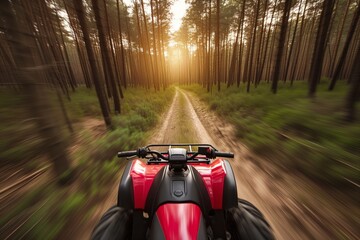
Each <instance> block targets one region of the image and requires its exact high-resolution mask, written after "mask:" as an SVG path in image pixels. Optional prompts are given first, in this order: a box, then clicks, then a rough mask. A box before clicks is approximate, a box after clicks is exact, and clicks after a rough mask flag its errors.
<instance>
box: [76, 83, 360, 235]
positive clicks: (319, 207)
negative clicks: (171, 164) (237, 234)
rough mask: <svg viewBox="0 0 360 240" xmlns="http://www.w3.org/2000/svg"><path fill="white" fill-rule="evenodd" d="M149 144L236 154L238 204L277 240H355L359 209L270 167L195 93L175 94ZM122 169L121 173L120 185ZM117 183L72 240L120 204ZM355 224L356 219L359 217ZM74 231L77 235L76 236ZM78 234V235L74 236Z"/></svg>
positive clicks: (344, 197) (335, 193) (351, 202)
mask: <svg viewBox="0 0 360 240" xmlns="http://www.w3.org/2000/svg"><path fill="white" fill-rule="evenodd" d="M161 118H162V119H163V120H162V121H160V123H159V125H158V126H157V127H156V128H155V129H154V131H153V134H152V136H151V137H150V138H149V139H147V140H146V141H145V142H146V143H186V142H191V143H210V144H213V145H214V146H215V147H216V148H217V149H220V150H221V151H231V152H234V153H235V158H234V159H232V160H230V163H231V165H232V167H233V169H234V173H235V176H236V181H237V190H238V195H239V197H240V198H243V199H246V200H248V201H250V202H252V203H253V204H255V205H256V206H257V207H258V208H259V209H260V210H261V211H262V212H263V213H264V215H265V218H266V219H267V220H268V222H269V223H270V225H271V226H272V228H273V230H274V233H275V236H276V238H277V239H357V237H358V236H359V228H358V221H352V220H350V219H354V218H353V217H352V218H349V215H350V214H355V215H356V214H357V211H355V212H353V211H354V209H355V210H356V209H358V208H357V207H356V206H357V205H356V203H355V202H354V200H353V199H351V198H350V197H349V196H347V195H344V194H342V193H341V192H340V191H336V190H329V191H328V190H324V188H322V187H321V186H318V185H317V184H315V183H314V182H312V181H310V180H308V179H307V178H306V177H304V176H301V175H296V174H294V173H292V172H289V171H287V170H286V169H280V168H279V167H277V166H275V165H274V164H271V159H270V161H269V159H266V160H265V159H263V157H259V156H257V155H256V154H254V153H253V152H251V151H250V150H249V149H248V148H247V147H246V146H244V145H243V144H242V143H241V142H239V141H238V140H237V139H236V137H235V131H234V127H233V126H232V125H231V124H229V123H227V122H225V121H224V120H223V119H221V118H219V116H217V115H216V114H215V113H214V112H212V111H210V110H209V109H208V107H207V105H205V104H204V103H203V102H201V101H200V100H199V99H198V98H197V97H196V96H195V95H194V94H193V93H189V92H187V91H184V90H181V89H177V90H176V93H175V97H174V99H173V101H172V104H171V106H170V108H169V110H168V111H167V112H166V113H165V114H164V115H163V116H162V117H161ZM122 171H123V169H122V170H120V172H119V175H118V176H119V179H120V175H121V173H122ZM117 186H118V181H117V182H115V183H114V184H113V185H112V186H109V192H108V195H107V196H108V197H106V198H105V199H104V201H103V202H102V203H101V204H99V206H98V208H96V211H94V212H93V215H92V217H90V218H89V221H88V222H87V224H85V225H84V227H85V228H84V227H83V226H73V228H74V229H72V230H73V231H71V232H73V234H72V235H71V236H74V239H89V237H90V234H91V231H92V229H93V228H94V226H95V224H96V222H97V221H98V220H99V219H100V217H101V215H102V214H103V213H104V212H105V211H106V210H107V209H108V208H109V207H111V206H112V205H114V204H116V197H117ZM355 219H356V217H355ZM75 229H76V230H75ZM74 230H75V231H74Z"/></svg>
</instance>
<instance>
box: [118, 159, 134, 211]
mask: <svg viewBox="0 0 360 240" xmlns="http://www.w3.org/2000/svg"><path fill="white" fill-rule="evenodd" d="M132 163H133V162H132V161H131V162H128V163H127V164H126V167H125V169H124V173H123V175H122V177H121V180H120V184H119V191H118V200H117V205H118V206H119V207H122V208H125V209H133V208H134V192H133V184H132V179H131V175H130V169H131V165H132Z"/></svg>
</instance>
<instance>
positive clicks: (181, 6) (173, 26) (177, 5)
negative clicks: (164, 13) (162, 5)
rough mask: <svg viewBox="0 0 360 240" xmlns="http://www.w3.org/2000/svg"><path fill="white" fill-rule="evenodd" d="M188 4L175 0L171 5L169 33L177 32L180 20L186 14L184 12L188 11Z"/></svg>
mask: <svg viewBox="0 0 360 240" xmlns="http://www.w3.org/2000/svg"><path fill="white" fill-rule="evenodd" d="M188 7H189V4H188V3H186V2H185V0H175V1H174V3H173V5H172V6H171V10H170V11H171V13H172V19H171V23H170V32H171V33H174V32H176V31H177V30H179V28H180V26H181V23H182V18H183V17H184V16H185V14H186V10H187V9H188Z"/></svg>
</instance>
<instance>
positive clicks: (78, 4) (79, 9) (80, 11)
mask: <svg viewBox="0 0 360 240" xmlns="http://www.w3.org/2000/svg"><path fill="white" fill-rule="evenodd" d="M73 3H74V7H75V10H76V14H77V16H78V19H79V24H80V26H81V29H82V32H83V38H84V41H85V47H86V51H87V54H88V58H89V64H90V68H91V73H92V79H93V82H94V86H95V90H96V94H97V97H98V99H99V103H100V108H101V112H102V115H103V117H104V121H105V124H106V126H107V127H108V128H112V124H111V117H110V113H109V109H108V106H107V102H106V98H105V94H104V90H103V87H102V85H101V83H100V77H99V71H98V68H97V65H96V60H95V54H94V51H93V49H92V43H91V40H90V35H89V30H88V27H87V23H86V19H85V15H84V6H83V3H82V1H78V0H73Z"/></svg>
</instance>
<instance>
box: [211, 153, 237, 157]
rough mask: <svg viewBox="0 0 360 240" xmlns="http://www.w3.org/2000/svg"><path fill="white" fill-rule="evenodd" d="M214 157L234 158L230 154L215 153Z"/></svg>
mask: <svg viewBox="0 0 360 240" xmlns="http://www.w3.org/2000/svg"><path fill="white" fill-rule="evenodd" d="M215 156H217V157H226V158H234V154H233V153H231V152H228V153H226V152H215Z"/></svg>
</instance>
